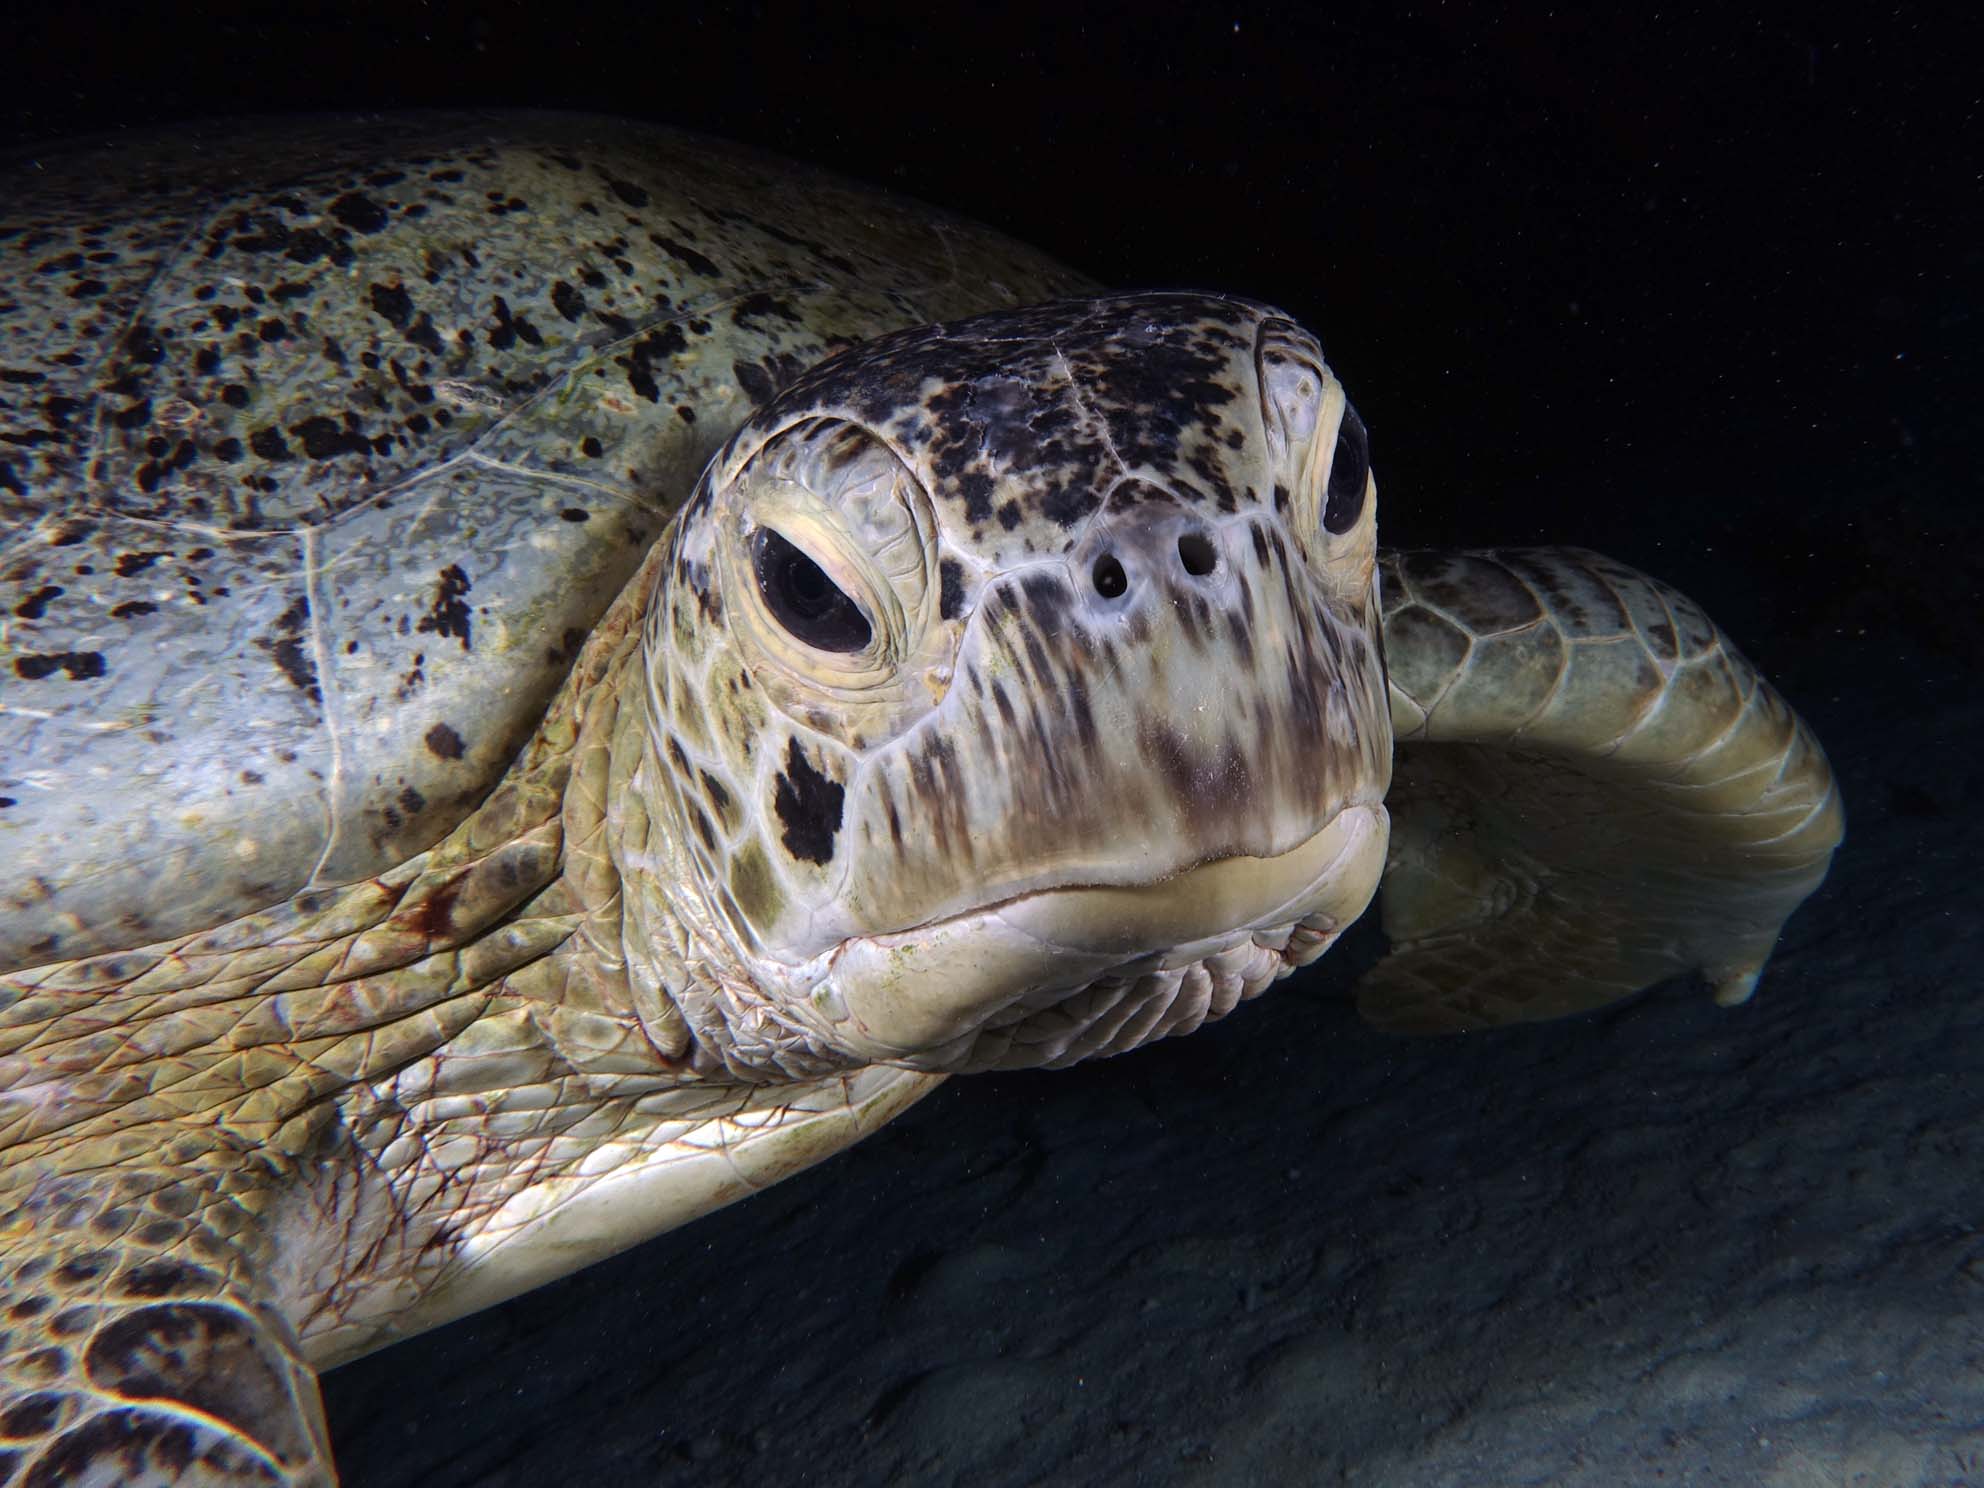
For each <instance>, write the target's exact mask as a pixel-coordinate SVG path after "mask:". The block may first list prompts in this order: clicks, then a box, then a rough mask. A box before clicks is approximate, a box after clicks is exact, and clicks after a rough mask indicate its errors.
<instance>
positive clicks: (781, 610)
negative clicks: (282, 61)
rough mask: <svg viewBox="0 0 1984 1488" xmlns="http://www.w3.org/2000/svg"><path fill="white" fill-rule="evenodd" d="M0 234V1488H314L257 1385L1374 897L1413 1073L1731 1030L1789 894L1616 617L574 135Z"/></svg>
mask: <svg viewBox="0 0 1984 1488" xmlns="http://www.w3.org/2000/svg"><path fill="white" fill-rule="evenodd" d="M0 202H4V204H5V205H4V208H0V211H4V214H5V221H4V227H0V244H4V253H5V259H4V264H0V331H4V337H5V339H4V342H0V512H4V519H3V520H4V548H5V556H4V563H3V564H0V583H4V586H5V607H4V611H0V614H4V616H5V617H6V618H5V620H4V624H5V627H6V628H5V630H4V632H0V634H4V636H5V642H6V645H5V658H4V677H5V680H4V683H3V684H0V686H4V691H0V968H11V970H8V971H5V973H4V974H0V1265H3V1266H4V1270H0V1480H4V1481H5V1482H6V1483H8V1484H33V1485H36V1488H41V1485H46V1484H54V1483H85V1482H108V1481H112V1480H115V1481H119V1482H147V1483H149V1482H170V1483H181V1484H184V1483H202V1484H247V1483H280V1484H290V1485H294V1484H304V1483H324V1482H327V1481H329V1480H330V1477H331V1473H332V1469H331V1466H330V1453H329V1448H328V1446H327V1444H326V1442H325V1436H324V1428H323V1422H322V1417H321V1412H320V1410H319V1407H318V1403H317V1389H316V1384H315V1380H314V1377H313V1373H312V1371H313V1370H315V1369H320V1368H323V1367H326V1366H329V1365H332V1364H335V1363H337V1362H339V1361H341V1360H344V1359H349V1358H351V1357H353V1356H355V1355H357V1354H360V1353H363V1352H365V1351H367V1350H370V1349H373V1348H377V1347H379V1346H380V1345H382V1344H384V1343H387V1342H389V1341H391V1340H392V1339H394V1338H397V1337H400V1336H403V1335H405V1334H408V1333H410V1332H413V1331H416V1330H419V1329H423V1328H426V1327H429V1326H432V1325H434V1324H436V1323H439V1322H441V1321H443V1320H446V1319H449V1318H453V1317H457V1316H460V1315H461V1314H463V1313H466V1312H468V1311H470V1310H472V1309H475V1308H478V1307H481V1306H484V1305H486V1304H488V1303H491V1302H493V1301H496V1300H498V1299H500V1298H503V1297H506V1296H509V1295H512V1294H514V1293H516V1292H519V1291H521V1290H524V1289H526V1288H528V1287H531V1286H534V1285H536V1284H538V1283H539V1282H541V1281H544V1280H546V1279H548V1278H551V1277H554V1276H557V1275H560V1274H561V1273H564V1272H567V1271H570V1270H572V1269H574V1268H575V1267H578V1266H581V1265H584V1264H586V1263H587V1262H589V1261H591V1260H594V1259H596V1258H598V1257H601V1256H604V1255H606V1254H608V1253H610V1252H613V1251H616V1250H618V1249H620V1248H622V1247H624V1246H627V1245H630V1244H632V1243H634V1242H635V1241H637V1240H639V1239H641V1238H643V1237H645V1236H648V1235H652V1234H654V1233H656V1232H658V1231H660V1230H663V1229H666V1228H668V1227H670V1226H672V1225H675V1224H679V1223H681V1222H683V1221H685V1220H687V1219H690V1218H692V1217H694V1216H696V1215H698V1214H701V1213H704V1212H706V1211H707V1210H709V1209H711V1208H714V1207H716V1206H718V1205H720V1204H723V1203H726V1202H728V1201H730V1200H732V1199H735V1198H739V1197H741V1196H743V1195H745V1194H748V1193H750V1192H751V1191H753V1190H755V1189H757V1188H759V1187H762V1186H764V1185H766V1184H768V1183H771V1182H773V1181H775V1180H776V1179H777V1178H779V1177H781V1176H783V1175H785V1174H788V1173H790V1172H793V1171H794V1170H796V1169H798V1168H801V1167H804V1166H806V1165H808V1164H810V1163H813V1162H817V1161H818V1160H820V1159H821V1158H823V1157H825V1156H827V1155H828V1154H830V1153H832V1152H834V1151H836V1150H837V1149H839V1148H840V1147H842V1146H844V1145H845V1144H847V1143H849V1142H851V1141H854V1140H855V1139H857V1138H858V1137H860V1136H861V1135H863V1134H864V1133H866V1132H868V1131H871V1130H873V1129H874V1128H875V1127H876V1126H878V1125H879V1124H881V1123H882V1122H884V1121H886V1120H888V1119H889V1118H890V1117H891V1116H893V1115H895V1114H896V1113H897V1112H899V1111H901V1110H902V1109H903V1108H904V1107H906V1106H907V1105H908V1104H910V1103H911V1102H912V1101H914V1100H916V1099H917V1098H918V1097H920V1096H922V1095H924V1094H926V1093H927V1092H928V1091H929V1090H930V1089H931V1088H932V1087H933V1086H934V1085H936V1084H937V1083H938V1082H939V1081H940V1080H941V1079H942V1078H943V1077H944V1076H945V1075H946V1074H948V1073H952V1072H957V1071H965V1070H976V1069H985V1068H993V1067H997V1068H1010V1067H1016V1066H1023V1065H1062V1064H1067V1063H1070V1062H1072V1061H1074V1060H1078V1059H1081V1058H1085V1057H1088V1056H1091V1055H1099V1054H1110V1053H1117V1052H1120V1051H1123V1050H1127V1049H1130V1048H1134V1047H1136V1046H1137V1045H1139V1044H1142V1043H1145V1042H1148V1041H1150V1040H1152V1039H1156V1038H1160V1037H1165V1036H1168V1035H1172V1034H1177V1033H1183V1032H1186V1031H1189V1030H1190V1029H1193V1028H1196V1027H1197V1026H1198V1025H1199V1024H1201V1023H1202V1022H1205V1021H1206V1020H1208V1019H1212V1018H1217V1017H1221V1016H1223V1015H1224V1014H1226V1013H1227V1012H1229V1011H1231V1010H1232V1008H1233V1007H1234V1006H1235V1005H1236V1004H1237V1003H1239V1002H1241V1001H1243V1000H1245V999H1247V998H1249V997H1252V996H1254V995H1255V994H1256V993H1258V992H1260V991H1261V990H1262V989H1263V988H1264V987H1265V986H1267V985H1268V984H1269V983H1270V982H1271V981H1273V980H1274V979H1275V978H1277V977H1279V976H1281V975H1283V974H1285V973H1286V972H1287V971H1289V970H1290V969H1291V968H1292V967H1295V966H1298V965H1300V964H1302V963H1304V962H1307V961H1309V960H1311V959H1313V958H1314V957H1316V956H1317V955H1319V954H1321V953H1322V951H1323V950H1324V949H1326V948H1327V947H1328V946H1329V945H1330V943H1331V942H1332V940H1333V939H1334V938H1335V937H1336V936H1337V934H1338V933H1339V932H1340V931H1341V930H1342V929H1343V928H1344V926H1345V925H1347V924H1348V923H1349V922H1350V921H1351V920H1353V919H1354V918H1356V916H1357V915H1358V914H1359V913H1361V911H1362V910H1363V909H1364V908H1365V905H1366V903H1367V901H1368V899H1369V898H1370V897H1371V895H1372V893H1373V891H1374V889H1375V887H1376V885H1377V882H1378V879H1379V876H1380V872H1381V870H1383V871H1384V872H1385V873H1386V875H1387V877H1386V894H1385V908H1384V918H1385V925H1386V928H1387V929H1388V931H1389V932H1390V934H1391V937H1392V942H1393V944H1392V953H1391V956H1390V958H1389V959H1388V960H1386V961H1385V962H1384V963H1382V964H1381V965H1380V966H1379V967H1378V968H1377V969H1376V971H1375V972H1374V973H1372V975H1370V976H1369V977H1368V978H1367V979H1366V980H1365V982H1364V983H1363V985H1362V987H1361V989H1360V992H1359V999H1360V1007H1361V1008H1362V1010H1363V1012H1364V1014H1365V1015H1366V1016H1367V1017H1369V1018H1371V1019H1372V1020H1374V1021H1376V1022H1378V1023H1381V1024H1385V1025H1389V1026H1394V1027H1399V1028H1405V1029H1427V1030H1430V1029H1443V1028H1468V1027H1477V1026H1483V1025H1488V1024H1496V1023H1502V1022H1507V1021H1512V1020H1521V1019H1531V1018H1541V1017H1549V1016H1553V1015H1556V1014H1559V1013H1565V1012H1570V1011H1574V1010H1577V1009H1582V1008H1588V1007H1592V1006H1595V1005H1597V1004H1600V1003H1604V1002H1607V1001H1610V1000H1612V999H1614V998H1617V997H1619V996H1622V995H1624V994H1626V993H1628V992H1631V991H1633V990H1635V989H1637V988H1640V987H1643V986H1645V985H1647V984H1648V983H1650V982H1653V981H1655V980H1658V979H1660V978H1662V977H1665V976H1667V975H1669V974H1672V973H1676V972H1684V971H1694V970H1698V971H1701V972H1703V973H1705V974H1706V976H1707V978H1708V979H1709V981H1710V982H1711V983H1712V984H1713V986H1714V987H1715V989H1716V994H1717V996H1718V997H1719V998H1721V999H1723V1000H1738V999H1740V998H1742V997H1743V996H1745V995H1747V994H1748V992H1749V990H1750V988H1751V986H1752V985H1753V983H1754V982H1755V979H1756V976H1757V974H1758V972H1759V970H1760V969H1761V967H1762V965H1763V963H1764V960H1765V958H1766V956H1767V955H1768V954H1769V951H1770V947H1771V945H1772V943H1773V940H1774V938H1775V936H1776V933H1777V930H1778V927H1779V926H1780V924H1781V923H1782V921H1783V919H1784V918H1785V916H1786V915H1788V914H1789V913H1790V912H1791V910H1792V909H1793V908H1795V906H1796V905H1797V904H1798V903H1799V902H1800V900H1801V899H1803V898H1804V896H1805V895H1806V894H1807V893H1809V892H1810V891H1811V889H1812V888H1813V887H1815V886H1816V884H1817V883H1818V882H1819V880H1820V879H1821V877H1822V876H1823V874H1824V872H1825V868H1826V865H1827V862H1828V860H1829V858H1830V855H1831V851H1832V848H1833V846H1834V844H1835V843H1836V842H1837V841H1838V839H1839V835H1840V823H1841V816H1840V809H1839V803H1838V797H1837V794H1836V792H1835V790H1834V787H1833V783H1832V778H1831V775H1830V772H1829V770H1828V767H1827V764H1826V761H1825V757H1824V755H1823V753H1822V751H1821V750H1820V748H1819V746H1818V744H1817V743H1816V741H1815V740H1814V739H1813V738H1812V736H1811V735H1810V733H1809V732H1808V731H1807V730H1806V729H1805V727H1804V726H1803V724H1802V723H1801V722H1800V721H1799V720H1798V718H1797V717H1796V715H1795V714H1794V713H1793V712H1792V711H1791V710H1790V708H1789V707H1787V706H1786V704H1785V703H1784V702H1783V701H1782V700H1781V699H1780V698H1779V696H1778V695H1777V694H1776V693H1775V692H1774V691H1773V690H1772V689H1771V688H1770V687H1769V685H1768V684H1766V683H1765V682H1764V681H1763V680H1762V679H1761V678H1759V677H1758V676H1757V675H1756V673H1755V672H1754V671H1753V670H1752V669H1751V667H1750V666H1749V665H1748V664H1747V663H1746V662H1745V661H1744V660H1743V659H1742V658H1741V657H1740V656H1739V655H1738V654H1737V653H1736V652H1735V651H1734V649H1732V648H1731V647H1730V646H1729V644H1728V643H1727V642H1726V641H1725V640H1724V639H1723V638H1722V637H1721V635H1720V634H1719V633H1718V631H1717V630H1716V628H1715V627H1714V626H1713V625H1712V624H1711V623H1710V622H1709V621H1708V620H1707V619H1706V618H1705V617H1704V615H1703V614H1702V612H1701V611H1700V610H1699V609H1697V608H1696V607H1695V606H1694V605H1692V604H1690V603H1689V602H1688V601H1687V600H1685V599H1683V598H1681V597H1680V596H1679V595H1677V594H1675V593H1674V592H1672V591H1671V590H1669V589H1667V588H1665V587H1663V586H1662V585H1660V584H1658V583H1656V582H1655V581H1653V580H1651V579H1648V578H1645V577H1643V576H1641V575H1638V574H1636V573H1634V572H1632V571H1630V570H1628V569H1626V568H1623V567H1621V566H1620V565H1618V564H1615V563H1611V562H1608V561H1607V560H1605V559H1603V558H1599V557H1597V556H1595V555H1592V554H1588V553H1583V552H1577V551H1571V550H1532V551H1522V552H1499V553H1471V554H1452V555H1425V554H1421V555H1396V554H1394V555H1389V556H1381V555H1380V554H1379V553H1378V551H1377V548H1376V546H1375V543H1376V534H1375V514H1376V488H1375V485H1374V483H1373V481H1372V478H1371V476H1370V473H1369V462H1368V456H1367V447H1366V435H1365V430H1364V426H1363V424H1362V422H1361V421H1360V420H1359V418H1358V416H1357V415H1356V413H1355V412H1354V411H1353V410H1352V409H1351V407H1350V405H1349V403H1348V402H1347V401H1346V399H1345V395H1344V392H1343V389H1342V387H1341V385H1340V384H1339V383H1338V381H1337V379H1336V377H1335V376H1334V374H1333V373H1332V372H1331V370H1330V369H1329V367H1328V366H1327V365H1326V364H1325V362H1324V360H1323V358H1322V354H1321V352H1320V350H1319V348H1318V345H1317V343H1316V341H1315V340H1314V338H1313V337H1312V336H1311V335H1310V333H1309V332H1307V331H1306V330H1304V329H1302V328H1301V327H1300V326H1298V325H1297V324H1295V323H1294V322H1293V321H1291V320H1290V319H1289V318H1288V317H1286V316H1284V315H1282V314H1280V313H1279V312H1277V311H1275V310H1273V309H1271V308H1269V307H1267V306H1264V305H1259V304H1255V303H1251V302H1248V301H1244V300H1239V299H1234V298H1230V297H1226V296H1220V295H1211V294H1193V293H1167V294H1125V295H1114V296H1110V295H1103V294H1100V293H1099V292H1097V291H1096V290H1095V288H1094V287H1093V286H1092V285H1090V284H1088V283H1087V282H1086V281H1084V280H1083V279H1081V278H1080V277H1079V276H1077V275H1075V274H1073V273H1071V272H1070V271H1068V270H1066V269H1064V268H1062V267H1061V266H1059V265H1058V264H1055V263H1053V262H1051V261H1049V260H1047V259H1046V258H1044V257H1042V256H1040V255H1039V254H1036V253H1033V252H1031V251H1029V250H1027V249H1025V248H1023V247H1020V246H1019V245H1017V244H1014V243H1012V242H1009V241H1007V240H1006V239H1004V238H1001V237H999V236H997V235H996V234H994V233H991V232H988V231H986V230H984V229H982V228H979V227H976V226H973V225H970V224H967V223H963V222H959V221H954V220H951V219H949V218H946V217H943V216H941V215H939V214H937V213H934V212H931V211H928V210H925V209H922V208H919V207H916V206H912V205H905V204H901V203H897V202H894V201H891V200H889V199H887V198H885V197H883V196H880V195H877V194H875V193H872V192H870V191H866V190H863V189H860V188H856V187H853V186H849V185H846V184H843V183H841V182H838V181H834V180H831V179H827V178H825V177H822V176H820V175H817V174H814V173H812V172H810V171H806V170H803V169H800V168H797V167H794V166H790V165H786V164H783V163H780V162H777V161H773V160H769V159H766V158H764V157H761V156H758V155H755V154H750V153H746V152H743V151H739V150H735V149H731V148H728V147H725V146H720V145H716V144H713V143H710V142H708V141H705V140H701V139H696V138H692V137H689V136H685V135H681V134H677V133H674V132H670V131H667V130H664V129H660V128H656V127H653V126H650V125H646V124H634V123H623V122H617V121H608V120H599V119H589V118H577V117H569V116H548V115H421V116H410V117H364V118H357V119H337V120H307V121H292V122H289V123H283V124H255V125H252V126H240V125H225V126H213V127H209V128H203V129H194V130H190V131H181V132H177V133H172V134H167V135H161V136H155V137H149V138H146V137H137V136H119V137H116V138H113V139H105V140H98V141H95V142H91V143H85V144H82V145H79V146H74V147H65V148H63V149H60V150H57V151H53V152H48V153H45V154H43V155H41V156H39V157H36V158H29V159H24V160H21V161H18V162H16V164H15V167H14V171H13V174H12V175H11V177H10V178H9V179H8V180H7V183H6V185H5V186H4V188H0ZM1387 663H1389V670H1387ZM1395 732H1396V735H1397V739H1398V741H1399V744H1400V748H1399V751H1398V756H1397V759H1396V762H1395V761H1394V753H1393V742H1394V733H1395ZM1388 792H1389V794H1388ZM1388 836H1389V865H1388V866H1387V841H1388Z"/></svg>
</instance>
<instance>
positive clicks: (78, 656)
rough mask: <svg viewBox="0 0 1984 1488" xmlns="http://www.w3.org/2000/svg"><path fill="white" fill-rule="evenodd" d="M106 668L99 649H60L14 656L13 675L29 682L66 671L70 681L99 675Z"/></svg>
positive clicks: (79, 680) (84, 679)
mask: <svg viewBox="0 0 1984 1488" xmlns="http://www.w3.org/2000/svg"><path fill="white" fill-rule="evenodd" d="M106 670H107V668H106V667H105V666H104V661H103V653H102V652H101V651H62V652H51V653H49V654H47V655H43V656H17V657H15V658H14V675H15V676H17V677H21V678H24V679H25V680H27V681H29V682H39V681H40V680H41V679H42V678H43V677H47V676H52V675H53V674H54V673H56V672H58V671H60V672H66V673H67V674H68V676H69V680H70V681H71V682H82V681H86V680H87V679H89V678H91V677H101V676H102V675H103V674H104V672H105V671H106Z"/></svg>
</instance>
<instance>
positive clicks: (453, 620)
mask: <svg viewBox="0 0 1984 1488" xmlns="http://www.w3.org/2000/svg"><path fill="white" fill-rule="evenodd" d="M470 587H471V585H470V583H469V577H468V575H467V574H466V573H464V572H463V571H462V568H461V565H460V564H456V563H450V564H449V565H448V566H447V567H446V568H444V569H442V570H441V580H440V583H439V584H437V585H436V586H435V590H434V599H433V603H432V604H431V605H430V606H429V607H428V611H427V613H426V614H425V615H422V616H421V617H420V620H419V622H418V623H417V624H416V625H415V626H414V629H416V630H418V631H420V632H422V633H423V634H427V635H440V636H454V637H456V638H457V639H458V640H460V641H461V643H462V650H464V651H468V650H472V649H473V647H472V646H471V644H470V638H469V629H470V626H471V625H472V623H473V621H472V618H471V616H470V614H469V608H468V603H467V598H468V592H469V589H470Z"/></svg>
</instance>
